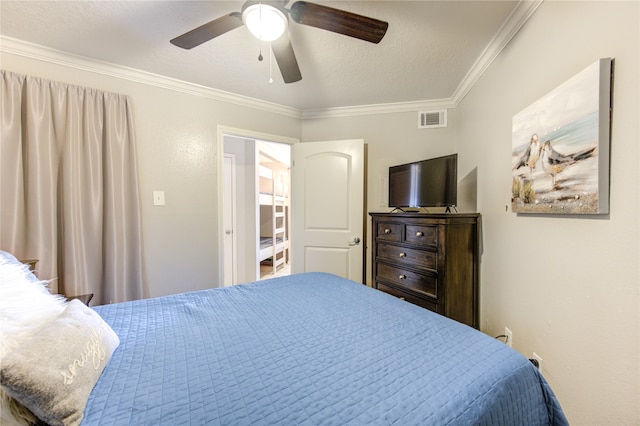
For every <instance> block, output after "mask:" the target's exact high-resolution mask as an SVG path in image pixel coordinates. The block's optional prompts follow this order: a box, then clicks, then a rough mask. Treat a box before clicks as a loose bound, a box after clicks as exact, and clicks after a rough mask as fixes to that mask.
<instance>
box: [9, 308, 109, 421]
mask: <svg viewBox="0 0 640 426" xmlns="http://www.w3.org/2000/svg"><path fill="white" fill-rule="evenodd" d="M119 344H120V340H119V339H118V336H117V335H116V334H115V333H114V332H113V330H112V329H111V327H109V325H108V324H107V323H106V322H104V320H103V319H102V318H101V317H100V315H98V313H97V312H95V311H94V310H93V309H91V308H89V307H87V306H85V305H84V304H83V303H82V302H80V301H79V300H72V301H71V303H69V304H68V305H67V307H66V308H65V309H64V311H63V312H62V313H61V314H60V315H58V316H57V317H56V318H55V319H54V320H53V321H51V322H50V323H48V324H46V325H44V326H43V327H42V328H41V329H40V330H39V331H38V334H37V335H35V336H33V337H32V338H31V339H29V340H28V341H27V342H25V343H23V344H22V345H21V346H20V347H19V348H18V349H16V350H14V351H11V352H10V353H9V354H7V356H6V357H5V358H4V360H3V362H2V366H0V383H2V386H4V387H5V391H6V392H7V393H9V394H11V395H12V396H13V397H14V398H15V399H16V400H17V401H20V402H21V403H22V404H23V405H24V406H25V407H27V408H29V409H30V410H31V412H32V413H33V414H35V415H36V416H37V417H38V418H39V419H40V420H43V421H44V422H45V423H47V424H50V425H67V426H71V425H74V426H76V425H79V424H80V422H81V421H82V418H83V416H84V408H85V406H86V404H87V400H88V399H89V394H90V393H91V390H92V389H93V387H94V386H95V384H96V383H97V382H98V379H99V378H100V375H101V374H102V370H104V367H105V366H106V365H107V363H108V362H109V360H110V359H111V355H112V354H113V351H114V350H115V349H116V348H117V347H118V345H119Z"/></svg>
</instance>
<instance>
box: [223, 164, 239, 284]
mask: <svg viewBox="0 0 640 426" xmlns="http://www.w3.org/2000/svg"><path fill="white" fill-rule="evenodd" d="M223 174H224V176H223V194H222V206H223V209H222V223H223V230H224V248H225V249H224V285H225V287H226V286H230V285H234V284H235V283H236V276H237V275H236V271H237V263H236V262H237V256H236V251H237V248H236V247H237V245H236V232H235V230H236V156H235V155H234V154H228V153H225V154H224V167H223Z"/></svg>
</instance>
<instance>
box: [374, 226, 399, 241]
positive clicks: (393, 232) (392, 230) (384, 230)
mask: <svg viewBox="0 0 640 426" xmlns="http://www.w3.org/2000/svg"><path fill="white" fill-rule="evenodd" d="M376 236H377V238H378V239H380V240H385V241H400V239H401V238H402V225H400V224H397V223H378V227H377V232H376Z"/></svg>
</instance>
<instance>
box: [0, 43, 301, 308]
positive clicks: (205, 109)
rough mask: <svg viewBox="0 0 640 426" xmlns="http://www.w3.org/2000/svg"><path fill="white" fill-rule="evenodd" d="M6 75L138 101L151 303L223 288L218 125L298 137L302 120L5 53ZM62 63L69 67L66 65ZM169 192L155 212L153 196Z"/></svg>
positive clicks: (144, 221)
mask: <svg viewBox="0 0 640 426" xmlns="http://www.w3.org/2000/svg"><path fill="white" fill-rule="evenodd" d="M0 59H1V62H2V68H3V69H5V70H7V71H12V72H16V73H21V74H26V75H32V76H35V77H42V78H46V79H50V80H56V81H62V82H66V83H70V84H76V85H80V86H85V87H92V88H96V89H100V90H107V91H111V92H116V93H121V94H125V95H129V96H131V98H132V100H133V105H134V120H135V123H136V129H137V132H136V137H137V152H138V166H139V177H140V190H141V194H142V224H143V233H144V244H145V247H144V248H145V264H146V268H147V271H146V272H147V277H148V282H149V287H150V289H149V290H150V294H151V296H161V295H165V294H171V293H178V292H181V291H190V290H198V289H204V288H210V287H212V286H222V283H220V282H219V262H218V257H219V250H218V238H219V236H218V229H217V227H218V202H219V199H218V184H219V182H218V168H217V164H218V160H219V159H218V155H219V154H218V151H217V131H218V126H219V125H221V126H225V127H231V128H238V129H246V130H250V131H254V132H261V133H266V134H272V135H281V136H286V137H292V138H297V137H298V136H299V134H300V120H299V118H296V117H293V116H288V115H283V114H279V113H273V112H267V111H263V110H259V109H255V108H248V107H244V106H239V105H235V104H231V103H226V102H221V101H219V100H216V99H212V98H210V97H206V96H196V95H193V94H188V93H184V92H181V91H176V90H170V89H167V88H162V87H158V86H156V85H153V84H145V83H141V82H137V81H134V80H132V79H129V80H128V79H123V78H118V77H113V76H109V75H105V74H101V73H98V72H93V71H91V67H89V70H87V69H80V68H78V67H74V66H66V65H60V64H58V63H57V62H49V61H48V60H47V61H42V60H36V59H30V58H28V57H25V56H22V55H20V56H18V55H15V54H11V53H7V52H3V53H2V56H1V57H0ZM59 62H62V63H67V62H71V63H73V61H66V58H62V60H61V61H59ZM154 190H163V191H165V198H166V206H163V207H155V206H153V203H152V191H154Z"/></svg>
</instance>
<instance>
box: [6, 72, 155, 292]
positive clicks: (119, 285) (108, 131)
mask: <svg viewBox="0 0 640 426" xmlns="http://www.w3.org/2000/svg"><path fill="white" fill-rule="evenodd" d="M1 72H2V86H1V88H2V93H1V96H2V104H1V111H0V115H1V117H0V119H1V120H2V121H1V133H0V136H1V142H0V211H1V216H0V218H1V221H0V248H2V249H3V250H5V251H9V252H11V253H13V254H14V255H15V256H16V257H18V258H20V259H38V263H37V265H36V269H37V275H38V277H39V278H40V279H43V280H52V281H51V284H50V289H51V291H52V292H54V293H61V294H64V295H66V296H69V297H70V296H78V295H83V294H89V293H93V295H94V298H93V301H92V304H105V303H112V302H123V301H127V300H135V299H140V298H143V297H147V296H148V290H147V286H146V281H145V273H144V268H143V247H142V245H143V244H142V224H141V214H140V196H139V187H138V170H137V163H136V150H135V132H134V123H133V113H132V103H131V100H130V99H129V97H127V96H123V95H118V94H114V93H108V92H102V91H99V90H94V89H89V88H84V87H79V86H73V85H69V84H63V83H59V82H54V81H48V80H44V79H40V78H34V77H29V76H23V75H18V74H15V73H11V72H7V71H1Z"/></svg>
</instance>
